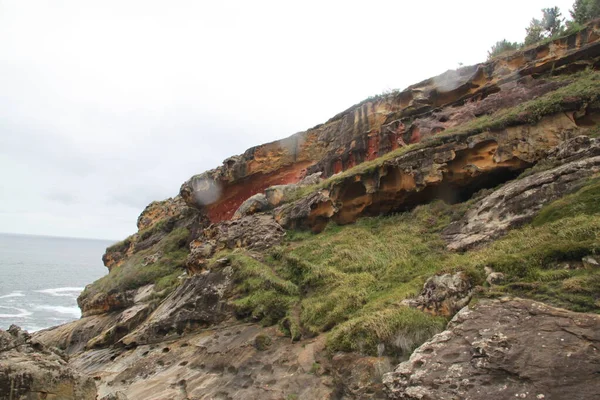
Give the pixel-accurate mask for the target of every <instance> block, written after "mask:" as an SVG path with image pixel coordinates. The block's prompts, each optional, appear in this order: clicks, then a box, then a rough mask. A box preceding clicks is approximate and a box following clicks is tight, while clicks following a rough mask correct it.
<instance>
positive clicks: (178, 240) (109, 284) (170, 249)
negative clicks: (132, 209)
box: [82, 227, 190, 298]
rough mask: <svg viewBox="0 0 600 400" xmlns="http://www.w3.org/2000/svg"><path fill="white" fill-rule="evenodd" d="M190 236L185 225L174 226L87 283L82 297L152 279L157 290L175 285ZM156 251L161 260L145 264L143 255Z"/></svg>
mask: <svg viewBox="0 0 600 400" xmlns="http://www.w3.org/2000/svg"><path fill="white" fill-rule="evenodd" d="M189 236H190V232H189V231H188V230H187V229H186V228H183V227H181V228H176V229H174V230H172V231H171V232H169V233H168V234H167V235H166V236H165V237H163V238H162V239H161V241H160V242H158V243H157V244H155V245H154V246H152V247H150V248H149V249H146V250H142V251H139V252H137V253H135V254H133V255H132V256H131V257H129V258H128V259H127V260H126V261H125V263H124V264H123V265H121V266H119V267H113V269H112V270H111V272H110V273H109V274H108V275H105V276H104V277H102V278H100V279H98V280H97V281H95V282H94V283H93V284H92V285H90V286H88V287H87V288H86V290H85V291H84V292H83V293H82V297H83V298H85V297H89V296H92V295H94V294H95V293H98V292H105V293H112V292H117V291H118V292H124V291H127V290H131V289H137V288H139V287H141V286H144V285H147V284H150V283H155V284H156V287H155V290H156V291H162V290H165V289H172V288H173V287H174V286H175V285H176V284H177V282H178V279H177V277H178V276H179V275H181V273H182V272H183V266H184V264H185V260H186V258H187V255H188V254H189V249H188V246H187V242H188V238H189ZM156 253H161V254H162V255H161V256H160V257H159V258H158V260H157V261H156V262H154V263H146V265H144V264H145V260H144V259H145V258H146V257H148V256H152V255H154V254H156Z"/></svg>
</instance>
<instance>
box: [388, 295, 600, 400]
mask: <svg viewBox="0 0 600 400" xmlns="http://www.w3.org/2000/svg"><path fill="white" fill-rule="evenodd" d="M598 349H600V316H598V315H595V314H581V313H575V312H571V311H566V310H562V309H557V308H552V307H549V306H547V305H545V304H542V303H537V302H534V301H530V300H522V299H508V300H501V301H499V300H495V301H481V302H480V303H478V304H477V305H475V306H474V307H472V308H464V309H463V310H461V311H460V312H459V313H458V314H457V315H456V316H455V317H454V319H453V320H452V322H451V323H450V324H449V325H448V328H447V330H446V331H444V332H442V333H440V334H438V335H436V336H435V337H434V338H433V339H431V340H430V341H429V342H426V343H425V344H423V345H422V346H421V347H419V348H418V349H417V350H416V351H415V352H414V353H413V354H412V355H411V357H410V359H409V360H408V361H406V362H403V363H402V364H400V365H399V366H398V367H397V368H396V370H395V371H394V372H392V373H389V374H387V375H386V376H385V378H384V383H385V385H386V389H387V394H388V396H389V398H391V399H415V400H416V399H419V400H438V399H472V400H479V399H481V400H487V399H514V398H523V399H549V400H563V399H564V400H575V399H581V400H587V399H595V398H598V397H600V380H598V376H597V375H598V365H599V364H600V350H598Z"/></svg>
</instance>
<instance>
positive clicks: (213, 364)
mask: <svg viewBox="0 0 600 400" xmlns="http://www.w3.org/2000/svg"><path fill="white" fill-rule="evenodd" d="M322 342H323V340H322V338H318V339H311V340H305V341H303V342H301V343H292V342H291V341H290V340H289V338H286V337H282V336H281V334H280V333H278V332H277V329H276V327H271V328H261V327H260V326H257V325H255V324H244V323H233V324H229V325H227V324H225V325H220V326H215V327H211V328H208V329H206V330H204V331H202V332H199V333H194V334H189V335H187V336H185V338H184V339H180V340H178V341H177V342H163V343H159V344H158V343H157V344H152V345H140V346H137V347H135V348H131V349H99V350H92V351H89V352H86V353H85V354H82V355H81V356H78V357H75V358H73V359H72V361H71V363H72V365H73V367H74V368H76V369H77V370H79V371H82V372H84V373H85V374H87V375H89V376H93V377H96V378H98V383H99V386H98V391H99V395H100V397H101V398H102V397H103V396H108V395H117V394H119V395H121V396H122V397H123V398H127V399H144V400H158V399H173V400H184V399H253V398H254V399H267V400H268V399H272V400H280V399H323V398H328V397H329V396H330V395H331V393H332V392H333V384H332V381H331V377H330V376H327V375H321V374H319V373H317V372H318V371H316V370H315V369H314V365H315V364H318V363H319V362H323V361H322V360H321V359H320V355H319V354H321V353H322V351H323V344H322ZM111 360H112V361H111ZM109 362H110V367H108V368H107V363H109ZM124 396H126V397H124ZM117 398H118V397H117Z"/></svg>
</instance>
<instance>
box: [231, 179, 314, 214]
mask: <svg viewBox="0 0 600 400" xmlns="http://www.w3.org/2000/svg"><path fill="white" fill-rule="evenodd" d="M320 177H321V173H320V172H317V173H315V174H312V175H309V176H307V177H305V178H304V179H302V180H300V181H299V182H298V183H290V184H287V185H276V186H271V187H269V188H267V189H265V192H264V194H263V193H257V194H255V195H254V196H252V197H250V198H249V199H248V200H246V201H244V202H243V203H242V205H241V206H240V207H239V208H238V209H237V210H236V212H235V214H233V217H231V219H240V218H242V217H245V216H248V215H252V214H256V213H258V212H261V211H268V210H272V209H273V208H275V207H277V206H279V205H281V204H283V203H288V202H290V201H291V200H293V199H294V198H297V197H299V196H297V194H298V193H299V192H300V190H301V189H302V188H306V187H307V186H312V185H316V184H318V183H319V182H320Z"/></svg>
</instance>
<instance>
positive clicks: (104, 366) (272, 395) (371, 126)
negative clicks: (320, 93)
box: [35, 21, 600, 399]
mask: <svg viewBox="0 0 600 400" xmlns="http://www.w3.org/2000/svg"><path fill="white" fill-rule="evenodd" d="M599 67H600V21H595V22H592V23H590V24H589V25H588V26H587V27H585V29H583V30H581V31H579V32H577V33H575V34H572V35H569V36H566V37H563V38H560V39H557V40H554V41H551V42H549V43H545V44H542V45H539V46H535V47H531V48H528V49H526V50H524V51H517V52H514V53H511V54H508V55H504V56H501V57H498V58H496V59H493V60H491V61H488V62H486V63H482V64H478V65H475V66H470V67H464V68H460V69H459V70H456V71H448V72H446V73H444V74H441V75H439V76H437V77H434V78H431V79H428V80H426V81H423V82H420V83H418V84H416V85H412V86H410V87H408V88H407V89H405V90H402V91H396V92H393V93H390V94H386V95H381V96H377V97H374V98H370V99H367V100H365V101H363V102H361V103H359V104H357V105H355V106H353V107H351V108H349V109H348V110H346V111H344V112H342V113H340V114H338V115H336V116H334V117H333V118H331V119H330V120H329V121H327V122H326V123H324V124H322V125H319V126H316V127H314V128H312V129H309V130H307V131H305V132H301V133H297V134H295V135H292V136H290V137H288V138H286V139H283V140H281V141H278V142H273V143H268V144H264V145H261V146H257V147H254V148H252V149H249V150H247V151H246V152H245V153H244V154H243V155H239V156H234V157H230V158H228V159H227V160H225V161H224V163H223V165H222V166H220V167H218V168H216V169H214V170H211V171H207V172H204V173H202V174H199V175H195V176H193V177H191V178H190V179H189V180H188V181H186V182H184V183H183V184H182V186H181V188H180V192H179V194H177V195H176V196H174V197H173V198H170V199H167V200H164V201H159V202H153V203H151V204H150V205H149V206H148V207H146V209H145V210H144V211H143V212H142V214H141V215H140V217H139V219H138V232H137V233H135V234H133V235H131V236H130V237H128V238H126V239H125V240H123V241H122V242H119V243H117V244H115V245H113V246H111V247H109V248H108V249H107V251H106V254H105V255H104V256H103V261H104V263H105V265H106V267H107V268H108V269H109V274H108V275H107V276H105V277H103V278H102V279H100V280H99V281H97V282H94V283H93V284H91V285H88V287H86V290H85V291H84V292H83V293H82V295H81V296H80V298H79V299H78V302H79V305H80V307H81V309H82V312H83V317H82V318H81V319H80V320H78V321H75V322H73V323H70V324H66V325H62V326H59V327H55V328H51V329H48V330H45V331H42V332H39V333H37V334H36V335H35V338H36V340H38V341H40V342H43V343H45V344H46V345H48V346H54V347H58V348H60V349H62V350H63V351H64V352H66V353H67V354H69V356H70V361H69V365H70V366H71V367H72V368H74V369H76V370H77V371H79V372H81V373H84V374H85V375H87V376H89V377H92V378H94V380H95V382H96V386H97V388H98V393H99V397H100V398H105V399H165V398H173V399H212V398H227V399H246V398H261V399H299V398H307V399H313V398H315V399H316V398H330V399H342V398H344V399H346V398H347V399H368V398H372V399H383V398H415V399H417V398H418V399H429V398H431V399H437V398H445V396H446V397H448V396H449V397H448V398H450V397H452V396H454V397H452V398H466V397H468V398H471V397H472V398H479V397H477V396H480V394H478V393H480V392H477V390H478V389H479V388H482V387H487V388H490V390H492V389H493V390H494V393H495V394H496V395H497V396H504V395H508V396H512V397H514V396H515V395H517V396H521V395H522V394H524V395H525V397H524V398H547V399H563V398H564V399H567V398H569V399H570V398H574V397H568V396H570V395H571V394H572V393H574V392H577V393H585V396H588V397H585V398H594V397H597V396H599V395H600V388H598V387H597V385H593V384H591V383H590V382H593V379H592V377H593V374H594V373H596V372H594V371H595V367H594V365H596V364H597V362H598V360H597V355H596V354H595V353H593V351H594V350H589V351H588V352H587V353H585V352H582V351H581V349H582V348H589V349H595V348H596V347H595V346H597V341H598V338H596V337H595V336H594V334H593V331H594V326H596V325H597V324H598V320H597V316H595V315H594V314H597V313H598V312H600V287H599V286H598V285H599V284H598V282H600V275H599V274H600V269H599V268H598V265H599V262H600V260H599V257H598V253H599V252H600V208H599V207H598V204H600V202H599V201H598V199H599V198H600V183H599V179H600V175H599V174H600V139H598V138H597V137H598V136H599V135H600V129H599V128H598V123H599V122H600V72H599V71H598V69H599ZM455 315H456V317H454V316H455ZM528 315H529V316H535V318H531V319H530V318H528ZM453 317H454V319H453V320H452V318H453ZM449 320H452V322H451V323H450V324H448V321H449ZM492 325H493V326H494V330H493V332H491V331H490V333H489V334H488V333H486V332H484V331H485V329H484V328H485V327H487V326H492ZM557 326H560V327H562V328H561V329H558V328H555V327H557ZM540 327H551V328H552V329H550V328H548V329H546V328H543V329H542V328H540ZM445 329H446V330H445ZM440 332H442V333H440ZM474 332H476V333H477V335H479V336H477V335H475V336H476V337H475V336H474ZM540 332H543V335H544V340H543V341H540V342H539V343H540V344H542V343H546V342H548V343H549V345H548V346H547V347H539V346H538V347H535V351H534V350H533V348H532V347H531V346H532V344H531V342H532V341H534V339H532V338H536V337H537V336H538V335H540ZM563 333H564V335H565V338H567V339H566V340H565V343H564V346H563V344H561V343H559V344H557V342H556V340H559V341H560V339H561V338H563V337H562V336H561V335H562V334H563ZM436 334H437V335H436ZM434 335H436V336H434ZM569 335H570V336H569ZM554 339H556V340H554ZM467 341H468V343H467ZM550 342H551V344H552V346H550ZM419 346H420V347H419ZM561 346H563V347H561ZM417 348H418V350H416V351H415V349H417ZM584 353H585V354H584ZM411 354H412V355H411ZM536 354H539V363H533V364H528V362H527V359H529V358H531V357H533V356H534V355H536ZM568 354H570V355H568ZM563 356H564V357H573V358H572V360H575V359H576V360H577V362H575V361H573V363H574V365H576V366H577V369H572V368H571V367H568V366H567V364H564V365H562V364H561V363H560V362H559V361H557V360H558V359H559V358H560V357H563ZM409 357H410V358H409ZM528 357H529V358H528ZM454 360H456V362H454ZM449 363H450V364H452V366H451V367H448V368H446V367H444V368H443V371H442V370H440V368H441V367H440V365H444V366H445V365H446V364H449ZM568 365H570V364H568ZM542 370H543V371H545V372H546V373H547V374H546V375H545V374H544V373H542ZM548 376H566V377H567V378H566V381H565V382H568V385H569V387H570V388H571V389H570V390H568V391H567V390H564V388H563V387H562V386H560V385H558V384H556V385H554V384H550V383H549V379H550V378H548ZM442 381H443V382H442ZM440 382H441V383H440ZM442 383H443V384H442ZM507 385H508V386H507ZM515 385H516V386H515ZM540 386H543V387H544V391H540V390H538V389H539V388H540ZM506 387H509V388H510V390H508V389H506ZM502 388H504V389H502ZM503 390H504V391H503ZM538 392H539V393H538ZM476 393H477V394H476ZM486 393H487V392H486ZM490 393H491V392H490ZM539 395H542V396H544V397H539ZM465 396H466V397H465ZM481 396H483V395H481ZM481 396H480V397H481ZM535 396H538V397H535ZM521 397H523V396H521ZM496 398H503V397H496Z"/></svg>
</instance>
